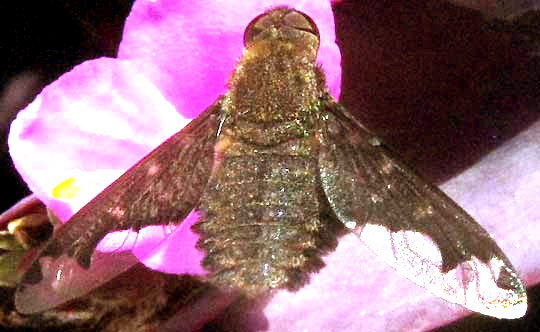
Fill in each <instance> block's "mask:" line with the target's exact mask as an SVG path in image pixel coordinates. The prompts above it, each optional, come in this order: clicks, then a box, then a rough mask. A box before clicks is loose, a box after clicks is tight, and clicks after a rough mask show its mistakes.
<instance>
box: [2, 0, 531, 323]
mask: <svg viewBox="0 0 540 332" xmlns="http://www.w3.org/2000/svg"><path fill="white" fill-rule="evenodd" d="M284 3H285V4H287V3H288V4H289V5H291V6H294V7H295V8H297V9H299V10H302V11H305V12H306V13H307V14H308V15H310V16H311V17H312V18H313V19H314V20H315V22H316V23H317V25H318V27H319V29H320V32H321V38H322V46H321V50H320V55H319V61H320V63H321V64H322V65H323V68H324V69H325V72H326V74H327V81H328V84H329V88H330V90H331V92H332V95H333V96H334V97H336V98H337V97H338V95H339V89H340V84H339V82H340V78H341V73H340V67H339V61H340V57H339V50H338V49H337V46H336V45H335V44H334V38H335V37H334V26H333V16H332V12H331V10H330V4H329V3H328V2H327V1H303V2H302V3H300V2H298V1H279V2H278V1H257V2H254V1H250V2H237V1H232V0H231V1H222V2H219V5H218V4H215V3H213V2H179V1H173V0H170V1H160V0H156V1H142V0H139V1H137V2H136V3H135V4H134V6H133V9H132V12H131V14H130V16H129V17H128V20H127V22H126V24H125V31H124V36H123V40H122V43H121V45H120V49H119V53H118V58H117V59H110V58H101V59H96V60H92V61H87V62H85V63H83V64H81V65H79V66H77V67H75V68H74V69H73V70H72V71H71V72H69V73H66V74H64V75H63V76H62V77H60V78H59V79H58V80H57V81H55V82H53V83H52V84H51V85H49V86H48V87H46V88H45V89H44V90H43V91H42V93H41V94H40V95H39V96H38V97H37V98H36V100H35V101H34V102H33V103H32V104H30V105H29V106H28V107H27V108H26V109H25V110H23V111H21V113H20V114H19V116H18V117H17V119H16V121H15V122H14V123H13V125H12V129H11V132H10V138H9V145H10V152H11V155H12V158H13V160H14V163H15V165H16V167H17V169H18V170H19V172H20V173H21V174H22V176H23V177H24V179H25V181H26V182H27V183H28V185H29V187H30V188H31V189H32V191H33V192H34V193H35V194H36V195H37V196H38V197H39V198H40V199H41V200H43V201H44V202H45V203H46V204H47V205H48V206H49V207H51V208H52V209H53V210H54V211H55V212H56V214H57V215H58V216H60V217H61V218H62V219H63V220H67V219H68V218H69V217H70V216H71V215H72V214H73V213H74V212H75V211H77V210H78V209H79V208H81V207H82V206H83V205H84V204H86V202H88V200H90V199H91V198H92V197H94V196H95V195H96V194H98V193H99V192H100V191H101V190H103V189H104V188H105V187H106V186H107V185H108V184H109V183H110V182H112V181H113V180H114V179H115V178H117V177H118V176H119V175H120V174H122V173H123V172H124V171H125V170H127V168H129V167H130V166H131V165H132V164H134V163H135V162H136V161H137V160H139V159H140V158H141V157H143V156H144V155H145V154H147V153H148V152H149V151H151V150H152V149H153V148H154V147H156V146H157V145H159V144H160V143H161V142H162V141H163V140H165V139H166V138H167V137H169V136H170V135H172V134H174V133H175V132H177V131H178V130H180V129H181V128H182V127H183V126H184V125H185V124H186V123H187V122H188V121H189V120H186V119H190V118H193V117H195V116H196V115H197V114H198V113H199V112H201V111H202V110H204V109H205V107H207V106H208V105H210V104H211V103H212V102H213V101H214V100H215V99H216V98H217V96H218V95H219V94H220V93H223V92H224V87H225V82H226V79H227V77H228V75H229V74H230V72H231V70H232V69H233V67H234V63H235V61H236V59H238V57H239V56H240V55H241V51H242V34H243V30H244V28H245V26H246V25H247V23H248V22H249V21H250V20H251V19H252V18H253V17H255V16H256V15H258V14H260V13H261V12H262V11H263V10H264V9H266V8H268V7H270V6H272V5H276V4H284ZM536 127H539V126H536ZM536 127H531V129H530V130H529V131H527V132H524V133H522V135H524V136H523V137H517V138H516V139H515V141H513V142H509V143H508V144H507V145H505V146H504V147H503V148H501V149H500V150H498V151H496V152H494V153H493V154H491V155H489V156H488V157H486V158H485V159H484V160H483V161H482V162H480V163H478V164H477V165H475V166H474V167H473V168H471V169H469V170H468V171H467V172H465V173H463V174H462V175H460V176H459V177H457V178H454V179H452V180H451V181H449V182H448V183H446V184H445V186H444V188H445V189H446V190H447V191H448V192H449V193H450V194H452V196H453V197H454V198H455V199H456V200H457V201H458V202H460V203H461V204H463V205H464V207H465V208H466V209H467V210H468V211H469V212H470V213H471V214H472V215H473V216H475V217H476V218H478V220H480V221H485V222H483V225H484V226H485V227H487V228H488V230H489V231H490V232H492V233H493V234H494V235H495V238H496V239H497V240H498V243H499V244H501V246H502V247H503V248H504V249H505V251H506V252H507V253H508V255H509V256H510V257H511V259H512V261H513V263H514V264H515V265H516V268H517V269H518V270H519V271H524V273H525V275H527V273H531V272H532V271H531V270H527V267H533V266H535V265H534V264H532V263H531V262H530V261H529V262H526V258H529V260H532V259H533V257H540V255H535V256H533V255H532V254H531V253H530V252H531V251H530V249H531V248H532V249H534V250H535V252H536V253H538V251H539V249H540V248H539V247H538V246H537V245H536V246H535V245H533V244H531V243H532V241H530V240H528V239H527V234H533V232H534V225H530V224H523V225H521V226H522V227H523V228H522V229H520V230H519V231H517V230H516V229H515V228H514V229H513V227H512V225H511V224H504V223H503V220H512V221H516V220H524V219H527V220H535V219H538V213H537V212H535V211H533V210H531V207H532V206H534V205H535V204H533V203H531V201H530V200H531V199H532V197H535V196H534V195H533V194H534V191H535V190H536V191H537V188H540V185H539V184H540V176H538V174H537V172H535V171H531V170H534V169H535V165H538V162H539V161H540V160H539V159H540V157H538V156H537V155H534V154H533V153H528V152H527V151H529V150H527V149H532V148H533V147H534V139H533V138H534V137H536V138H537V137H538V136H535V135H537V133H538V132H540V129H535V128H536ZM531 137H532V138H531ZM519 139H522V140H521V141H519ZM523 141H525V143H524V144H525V145H523V144H522V143H520V142H523ZM527 142H528V143H527ZM529 152H530V151H529ZM517 159H519V160H520V161H523V162H520V163H515V160H517ZM501 167H502V169H504V170H506V171H507V172H509V175H508V176H505V175H504V174H502V173H501V172H500V171H497V170H500V169H501ZM486 174H489V175H490V176H487V177H486ZM536 193H537V192H536ZM516 197H518V201H517V203H516V205H511V204H510V205H509V206H507V207H506V208H502V207H501V206H502V205H501V204H504V202H516ZM501 202H502V203H501ZM483 207H485V208H483ZM193 221H194V219H193V218H192V219H190V222H193ZM189 225H190V223H188V222H185V223H183V225H182V227H181V229H179V230H178V231H176V232H175V233H174V235H173V236H171V237H170V238H169V240H168V241H167V243H166V244H165V245H163V246H160V247H159V250H158V251H157V252H153V253H152V254H151V255H148V254H147V249H146V248H147V247H148V246H150V247H152V248H153V244H152V243H154V242H156V241H157V242H159V241H161V237H160V236H162V231H161V229H158V230H157V231H156V230H152V229H150V230H148V231H146V233H144V234H142V235H140V236H139V238H137V244H138V245H139V246H138V247H137V248H142V249H140V250H139V249H135V251H134V252H135V254H137V255H139V256H140V258H141V259H142V260H143V262H144V263H145V264H147V265H149V266H152V267H153V268H156V269H159V270H161V271H166V272H176V273H182V272H187V273H196V274H200V273H203V271H202V270H201V268H200V265H199V262H200V259H201V257H202V256H201V253H199V252H198V251H196V250H195V248H194V243H195V241H196V237H195V236H194V235H193V234H192V233H191V231H190V229H189ZM527 227H530V228H527ZM118 239H120V240H118ZM124 239H125V234H120V235H119V238H117V239H114V238H113V239H111V242H109V244H108V245H107V244H106V243H102V246H101V249H102V250H110V248H111V247H112V248H116V246H115V243H118V241H122V242H123V240H124ZM122 242H120V243H122ZM132 243H133V242H129V241H128V242H127V243H126V247H130V248H131V244H132ZM525 243H526V244H527V246H528V249H529V253H527V252H525V253H524V250H523V249H522V248H521V249H520V248H519V247H518V244H525ZM528 255H530V256H528ZM326 263H327V267H326V268H324V269H323V270H321V271H320V273H317V274H314V275H313V277H312V282H311V283H310V284H309V285H308V286H306V287H304V288H303V289H301V290H300V291H299V292H296V293H289V292H286V291H281V292H279V293H278V294H276V296H275V297H274V298H273V299H272V300H271V302H270V303H269V304H268V306H266V308H265V309H264V313H265V316H266V318H267V320H268V322H269V323H268V324H269V326H268V328H269V330H270V331H288V330H328V331H334V330H340V331H361V330H366V331H367V330H369V331H384V330H388V326H390V324H391V326H392V329H397V330H399V329H411V328H416V329H428V328H430V327H435V326H437V325H439V324H444V323H445V322H448V321H451V320H452V319H454V318H457V317H459V316H462V315H464V314H465V310H464V309H462V308H461V307H457V306H452V305H450V304H448V303H446V302H444V301H442V300H439V299H437V298H435V297H433V296H432V295H430V294H429V293H427V292H425V291H424V290H422V289H421V288H417V286H414V285H413V284H412V283H410V282H409V281H407V280H406V279H403V278H401V277H400V276H398V275H397V274H395V273H393V272H392V270H391V269H390V268H388V267H386V266H385V265H384V263H382V262H381V261H380V260H378V259H377V258H376V257H375V256H374V255H373V254H371V253H370V252H369V251H368V250H367V249H365V248H364V247H362V246H361V245H360V244H359V242H358V240H357V239H356V238H355V237H354V236H346V237H344V238H343V239H342V240H341V242H340V245H339V247H338V249H337V250H336V251H335V252H334V253H332V254H330V255H329V256H328V257H327V258H326ZM536 266H538V264H536ZM525 281H526V282H527V283H532V282H536V281H537V279H528V278H525Z"/></svg>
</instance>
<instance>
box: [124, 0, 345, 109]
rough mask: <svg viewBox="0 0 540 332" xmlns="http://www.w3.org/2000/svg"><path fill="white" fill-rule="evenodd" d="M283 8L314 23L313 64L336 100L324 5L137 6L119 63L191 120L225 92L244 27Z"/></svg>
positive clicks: (333, 48)
mask: <svg viewBox="0 0 540 332" xmlns="http://www.w3.org/2000/svg"><path fill="white" fill-rule="evenodd" d="M287 4H288V5H290V6H292V7H295V8H296V9H298V10H301V11H304V12H305V13H307V14H308V15H310V16H311V17H312V18H313V20H314V21H315V23H317V26H318V27H319V30H320V35H321V47H320V50H319V57H318V62H319V63H321V64H322V66H323V68H324V69H325V71H326V74H327V82H328V86H329V89H330V91H331V93H332V95H333V96H334V97H338V96H339V93H340V91H339V90H340V82H341V70H340V68H341V67H340V60H341V57H340V52H339V49H338V47H337V45H336V44H335V31H334V17H333V15H332V10H331V8H330V3H329V2H328V1H309V0H307V1H291V0H288V1H278V0H265V1H247V2H246V1H243V2H239V1H233V0H228V1H219V2H212V1H210V2H209V1H184V2H179V1H174V0H159V1H137V2H136V3H135V4H134V6H133V8H132V11H131V13H130V15H129V17H128V19H127V21H126V24H125V31H124V35H123V37H122V43H121V44H120V49H119V52H118V57H119V58H123V59H137V60H138V63H139V64H140V67H139V68H140V70H141V72H143V73H145V75H146V76H147V77H149V78H150V80H151V81H152V82H153V83H154V84H155V85H156V86H158V87H159V88H160V90H161V91H163V92H164V94H165V96H166V98H167V99H168V100H169V101H171V103H173V105H175V107H176V109H177V110H179V112H180V113H181V114H183V115H184V116H186V117H194V116H196V115H197V114H199V113H200V112H201V111H202V110H204V109H205V108H206V107H207V106H208V105H210V104H211V103H212V102H214V100H216V98H217V96H219V95H220V94H222V93H224V92H225V86H226V82H227V78H228V77H229V74H230V72H231V71H232V69H233V68H234V64H235V63H236V61H237V60H238V58H239V57H240V56H241V54H242V46H243V45H242V40H243V34H244V29H245V27H246V26H247V24H248V23H249V22H250V21H251V20H252V19H253V18H254V17H256V16H257V15H259V14H261V13H262V12H264V11H265V10H266V9H268V8H270V7H274V6H277V5H287Z"/></svg>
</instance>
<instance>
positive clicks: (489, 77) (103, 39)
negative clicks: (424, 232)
mask: <svg viewBox="0 0 540 332" xmlns="http://www.w3.org/2000/svg"><path fill="white" fill-rule="evenodd" d="M131 5H132V1H127V0H111V1H103V0H96V1H92V2H88V3H87V2H85V1H77V2H72V1H54V0H49V1H46V0H44V1H39V2H35V1H24V0H22V1H18V2H16V7H13V8H9V9H3V10H2V11H1V14H0V15H2V19H1V20H0V22H2V23H1V25H0V26H1V28H2V36H3V38H2V42H1V43H0V52H1V54H2V55H4V56H3V58H4V61H2V62H1V67H0V75H1V79H0V93H1V98H0V152H1V155H0V158H1V159H0V172H1V174H0V176H1V179H2V182H1V183H2V196H1V197H0V211H3V210H5V209H7V208H8V207H10V206H11V205H13V203H15V202H16V201H17V200H19V199H20V198H22V197H24V196H25V195H27V194H28V193H29V192H28V190H27V189H26V186H25V184H24V183H23V182H22V181H21V180H20V178H19V177H18V175H17V173H16V171H15V170H13V168H12V164H11V159H10V158H9V154H8V148H7V143H6V139H7V134H8V130H9V123H10V121H11V120H12V119H13V118H14V116H15V115H16V111H17V110H18V109H20V108H22V107H24V106H26V104H27V103H29V102H30V101H32V100H33V98H34V97H35V95H36V94H37V93H38V92H39V91H40V90H41V89H42V87H43V86H45V85H46V84H48V83H49V82H51V81H53V80H55V79H56V78H57V77H58V76H59V75H61V74H62V73H64V72H66V71H68V70H69V69H70V68H72V67H73V66H74V65H76V64H78V63H80V62H82V61H84V60H86V59H91V58H96V57H100V56H111V57H113V56H115V54H116V50H117V46H118V43H119V42H120V39H121V33H122V28H123V22H124V19H125V17H126V16H127V14H128V13H129V9H130V7H131ZM334 13H335V17H336V26H337V27H336V30H337V38H338V42H339V44H340V48H341V51H342V55H343V60H342V61H343V73H344V74H343V86H342V91H343V92H342V98H341V101H342V103H343V104H344V105H345V106H347V107H348V108H349V109H350V110H351V112H353V113H354V114H355V115H356V116H357V117H358V118H359V119H360V120H361V121H362V122H363V123H364V124H365V125H366V126H367V127H368V128H370V129H372V130H373V131H374V132H376V133H378V134H379V135H380V136H382V137H383V138H384V139H385V141H386V142H388V143H389V144H390V145H392V146H393V147H394V148H395V149H396V150H397V151H399V153H400V155H401V156H402V157H403V158H404V159H405V160H406V161H407V162H408V163H409V164H412V165H413V166H415V168H416V169H417V170H418V171H419V172H420V173H422V174H423V175H424V176H426V177H427V178H428V179H429V180H431V181H433V182H435V183H441V182H443V181H445V180H446V179H448V178H450V177H452V176H453V175H455V174H457V173H458V172H459V171H461V170H463V169H464V168H466V167H468V166H470V165H472V164H473V163H474V162H475V161H477V160H478V159H479V158H481V157H482V156H484V155H486V154H487V153H489V152H490V151H491V150H493V149H494V148H496V147H497V146H499V145H500V144H502V143H503V142H505V141H506V140H508V139H510V138H512V137H513V136H515V135H516V134H518V133H519V132H520V131H522V130H523V129H525V128H526V127H527V126H528V125H530V124H532V123H533V122H534V121H535V120H537V119H538V117H539V114H540V113H539V112H538V105H539V102H540V96H539V94H540V92H539V91H538V90H540V89H538V87H539V86H540V82H539V80H538V79H539V78H540V61H539V59H538V58H535V57H533V56H531V55H530V53H531V52H530V48H529V45H528V44H527V43H525V42H524V38H523V35H522V34H521V33H520V32H519V31H518V32H517V33H516V32H515V31H514V32H509V31H502V30H504V27H503V28H501V27H500V26H496V25H493V24H489V23H486V21H485V20H484V18H483V17H482V16H481V15H480V14H478V13H476V12H473V11H471V10H467V9H464V8H459V7H455V6H453V5H450V4H447V3H444V2H441V1H417V0H412V1H411V0H408V1H370V2H367V1H345V2H343V3H340V4H338V5H335V6H334ZM51 158H54V156H51ZM43 162H47V161H46V160H44V161H43ZM529 292H530V294H529V295H530V304H529V314H528V315H527V316H526V317H524V318H523V319H520V320H511V321H510V320H508V321H505V320H497V319H491V318H488V317H484V316H480V315H473V316H470V317H467V318H465V319H463V320H461V321H460V322H457V323H455V324H452V325H450V326H447V327H445V328H442V329H440V331H478V330H482V331H509V330H512V331H539V330H540V323H539V318H538V295H539V293H540V290H539V289H538V287H533V288H531V289H529Z"/></svg>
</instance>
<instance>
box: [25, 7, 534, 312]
mask: <svg viewBox="0 0 540 332" xmlns="http://www.w3.org/2000/svg"><path fill="white" fill-rule="evenodd" d="M244 44H245V52H244V54H243V56H242V58H241V59H240V60H239V61H238V64H237V65H236V68H235V69H234V71H233V73H232V74H231V76H230V79H229V83H228V91H227V93H226V94H225V95H223V96H220V97H219V98H218V99H217V101H216V102H215V103H214V104H213V105H211V106H210V107H208V108H207V109H206V110H205V111H204V112H203V113H202V114H201V115H199V116H198V117H197V118H196V119H194V120H193V121H192V122H191V123H190V124H189V125H188V126H186V127H185V128H184V129H182V130H181V131H180V132H178V133H177V134H175V135H173V136H172V137H170V138H169V139H168V140H167V141H165V142H164V143H163V144H161V145H160V146H159V147H157V148H156V149H155V150H154V151H152V152H151V153H150V154H148V155H147V156H146V157H144V158H143V159H142V160H141V161H139V162H138V163H137V164H136V165H135V166H133V167H132V168H131V169H129V170H128V171H127V172H126V173H125V174H124V175H122V176H121V177H120V178H119V179H118V180H116V181H115V182H114V183H113V184H111V185H110V186H109V187H108V188H107V189H105V190H104V191H103V192H102V193H100V194H99V195H98V196H97V197H96V198H94V199H93V200H92V201H91V202H90V203H88V204H87V205H86V206H84V207H83V208H82V209H81V210H80V211H78V212H77V213H76V214H75V215H74V216H73V217H72V218H71V219H70V221H69V222H68V223H67V224H66V225H65V226H64V227H63V228H62V229H60V230H59V232H57V234H56V236H55V237H54V238H53V239H52V240H51V241H50V242H49V243H48V245H46V246H45V248H44V249H43V251H42V252H41V254H40V258H41V257H45V256H49V257H52V259H55V258H57V257H60V256H61V255H67V256H68V257H71V258H72V259H74V260H75V261H76V262H78V263H79V265H81V266H82V267H85V268H88V267H89V266H91V264H93V261H92V259H91V258H92V255H93V253H94V250H95V248H96V245H97V243H98V242H99V241H100V240H101V239H102V238H103V237H104V236H105V235H106V234H107V233H109V232H112V231H117V230H127V229H132V230H135V231H138V230H140V229H141V228H142V227H145V226H148V225H160V224H168V223H169V222H170V221H171V220H176V222H177V223H181V222H182V220H183V219H184V218H185V217H186V216H187V215H188V214H189V213H190V212H191V211H196V212H197V213H198V214H199V215H200V216H201V217H200V219H199V220H198V221H197V223H196V224H195V225H194V226H193V230H194V231H195V233H196V234H198V236H199V240H198V243H197V247H198V248H199V249H201V250H203V251H204V253H205V258H204V259H203V261H202V265H203V267H204V269H205V270H206V271H207V272H208V275H207V276H206V278H207V280H208V281H210V282H211V283H213V284H214V285H216V286H218V287H220V288H225V289H237V290H240V291H242V292H243V293H244V294H246V295H247V296H257V295H258V294H262V293H266V292H268V291H271V290H273V289H280V288H285V289H289V290H296V289H299V288H300V287H302V286H303V285H305V284H306V283H307V281H308V279H309V274H310V273H312V272H316V271H318V270H320V269H321V268H322V267H323V265H324V264H323V261H322V256H323V255H324V254H325V253H327V252H329V251H331V250H333V249H334V248H335V247H336V245H337V235H338V233H339V230H340V226H341V230H344V229H345V230H348V231H350V232H353V233H354V234H356V235H357V236H358V237H359V238H360V239H361V240H362V241H363V242H364V243H365V244H366V245H367V246H368V247H369V248H370V249H371V250H373V251H374V252H375V253H376V254H378V255H379V256H380V257H381V258H382V259H383V260H384V261H385V262H386V263H388V264H389V265H391V266H393V267H394V268H395V269H396V270H397V271H398V272H400V273H401V274H403V275H404V276H406V277H407V278H409V279H410V280H412V281H413V282H415V283H416V284H418V285H420V286H422V287H424V288H426V289H427V290H429V291H430V292H432V293H433V294H435V295H437V296H439V297H441V298H443V299H445V300H448V301H450V302H454V303H458V304H461V305H463V306H465V307H467V308H469V309H471V310H474V311H477V312H480V313H483V314H487V315H492V316H496V317H504V318H515V317H520V316H522V315H523V314H524V313H525V311H526V307H527V304H526V294H525V289H524V286H523V284H522V283H521V281H520V280H519V278H518V276H517V273H516V272H515V270H514V268H513V267H512V265H511V264H510V262H509V261H508V259H507V258H506V256H505V255H504V254H503V252H502V251H501V249H499V247H498V246H497V245H496V244H495V242H494V241H493V240H492V239H491V238H490V236H489V235H488V233H487V232H486V231H485V230H484V229H482V227H481V226H479V225H478V224H477V223H476V222H475V221H474V220H473V219H472V218H471V217H470V216H469V215H468V214H467V213H466V212H465V211H464V210H463V209H461V208H460V207H459V206H458V205H457V204H456V203H454V202H453V201H452V200H451V199H450V198H448V196H446V195H445V194H444V193H443V192H441V191H440V190H439V189H438V188H436V187H435V186H433V185H430V184H428V183H426V182H425V181H423V180H422V179H421V178H420V177H418V176H417V175H416V174H415V173H414V172H413V171H411V170H410V169H409V168H408V167H407V166H406V165H404V164H403V163H402V162H401V161H399V159H397V158H396V157H395V156H394V155H393V154H392V152H391V151H390V150H389V149H388V148H387V147H386V146H385V145H384V144H383V143H382V142H381V141H380V140H379V139H378V138H377V137H375V136H374V135H373V134H371V133H370V132H369V131H368V130H367V129H366V128H364V126H363V125H362V124H360V123H359V122H358V121H357V120H355V118H354V117H353V116H352V115H351V114H350V113H349V112H347V110H345V109H344V108H343V107H342V106H341V105H340V104H339V103H337V102H336V101H335V100H334V99H333V98H332V97H331V96H330V95H329V94H328V91H327V88H326V84H325V78H324V74H323V72H322V70H321V69H320V68H319V67H318V66H317V64H316V57H317V51H318V47H319V33H318V29H317V26H316V25H315V23H314V22H313V20H312V19H311V18H310V17H308V16H307V15H305V14H304V13H301V12H299V11H297V10H294V9H292V8H288V7H277V8H274V9H271V10H269V11H267V12H265V13H263V14H262V15H259V16H258V17H256V18H255V19H254V20H253V21H252V22H251V23H250V24H249V25H248V26H247V28H246V30H245V34H244ZM41 272H42V271H41V269H40V264H39V262H38V260H35V261H34V262H33V264H32V267H31V268H30V269H29V270H28V272H27V273H26V276H25V278H24V281H23V286H21V288H20V289H19V294H20V293H24V292H26V291H28V289H26V287H27V286H28V287H29V286H31V285H32V284H35V283H38V282H39V281H41V280H42V279H41V277H42V274H41ZM358 277H359V278H361V276H358Z"/></svg>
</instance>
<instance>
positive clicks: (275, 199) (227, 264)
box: [194, 145, 324, 294]
mask: <svg viewBox="0 0 540 332" xmlns="http://www.w3.org/2000/svg"><path fill="white" fill-rule="evenodd" d="M289 146H291V145H289ZM246 149H248V147H246V146H245V145H244V146H242V147H239V146H237V147H235V148H233V149H229V152H228V153H225V154H224V156H223V158H222V159H221V160H220V162H219V166H218V167H217V168H216V169H215V170H214V174H213V176H212V179H211V180H210V183H209V185H208V187H207V190H206V192H205V194H204V195H203V197H202V198H201V204H200V208H199V210H200V212H202V217H201V220H200V222H199V223H198V224H197V225H196V226H195V227H194V229H195V231H196V232H197V233H199V234H200V236H201V238H200V240H199V242H198V244H199V246H200V247H201V248H202V249H204V250H205V251H206V253H207V256H206V258H205V260H204V262H203V264H204V267H205V268H206V269H207V270H209V271H210V279H211V280H212V281H213V282H215V283H217V284H218V285H221V286H226V287H230V286H232V287H238V288H241V289H243V290H244V291H246V292H248V293H252V294H253V293H258V292H260V291H265V290H268V289H272V288H281V287H285V288H289V289H295V288H298V287H300V286H301V285H302V284H303V283H304V282H305V280H306V277H307V273H308V272H310V271H313V270H316V269H318V268H320V267H321V266H322V261H321V259H320V254H319V248H320V246H321V243H320V242H321V239H320V238H321V236H320V234H321V230H323V228H324V225H323V223H324V220H323V222H321V213H320V211H321V207H320V200H319V194H320V190H319V188H318V180H317V178H318V176H317V174H318V173H317V171H316V161H315V160H314V159H313V157H309V156H308V155H303V154H295V153H288V152H287V151H286V149H285V151H283V150H281V151H279V150H280V149H277V148H274V149H267V150H262V151H261V150H257V149H252V151H251V152H252V153H238V151H244V152H246V151H245V150H246ZM293 150H294V149H293Z"/></svg>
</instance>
